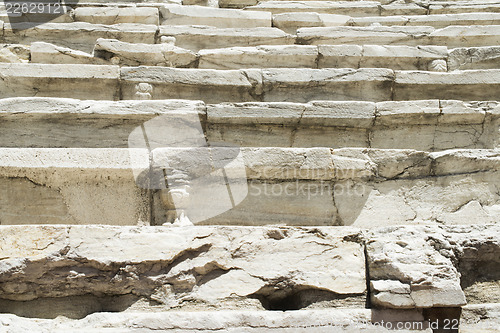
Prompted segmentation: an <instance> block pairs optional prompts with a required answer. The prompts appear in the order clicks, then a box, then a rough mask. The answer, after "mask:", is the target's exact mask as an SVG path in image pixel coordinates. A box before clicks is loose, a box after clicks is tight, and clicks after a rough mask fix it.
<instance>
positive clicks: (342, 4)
mask: <svg viewBox="0 0 500 333" xmlns="http://www.w3.org/2000/svg"><path fill="white" fill-rule="evenodd" d="M224 1H231V0H224ZM235 1H240V0H235ZM243 1H247V0H243ZM250 1H252V0H250ZM224 6H227V5H226V4H224ZM244 9H245V10H258V11H265V12H271V13H273V14H281V13H293V12H316V13H325V14H339V15H350V16H355V17H364V16H394V15H427V14H460V13H485V12H491V13H499V12H500V2H499V1H493V2H491V3H486V2H485V1H446V2H442V1H436V2H434V1H432V2H431V3H430V4H429V9H427V8H426V7H423V6H419V5H417V4H416V3H413V2H412V3H393V4H385V5H381V3H380V2H376V1H307V0H303V1H262V2H259V3H258V4H256V5H252V6H246V7H245V8H244Z"/></svg>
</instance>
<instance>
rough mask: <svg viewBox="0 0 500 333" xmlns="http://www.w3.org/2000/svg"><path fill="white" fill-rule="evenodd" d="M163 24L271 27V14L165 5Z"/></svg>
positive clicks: (161, 10)
mask: <svg viewBox="0 0 500 333" xmlns="http://www.w3.org/2000/svg"><path fill="white" fill-rule="evenodd" d="M160 12H161V14H162V21H161V24H164V25H206V26H212V27H217V28H257V27H271V25H272V18H271V13H266V12H252V11H249V10H246V11H241V10H235V9H220V8H209V7H204V6H178V5H163V6H161V7H160Z"/></svg>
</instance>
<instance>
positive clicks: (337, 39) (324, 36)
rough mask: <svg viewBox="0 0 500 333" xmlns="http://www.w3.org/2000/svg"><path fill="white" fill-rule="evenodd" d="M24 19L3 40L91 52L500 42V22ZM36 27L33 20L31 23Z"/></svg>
mask: <svg viewBox="0 0 500 333" xmlns="http://www.w3.org/2000/svg"><path fill="white" fill-rule="evenodd" d="M15 26H27V25H25V24H13V25H10V24H5V31H4V36H3V42H4V43H10V44H30V43H32V42H48V43H52V44H56V45H57V46H62V47H68V48H71V49H75V50H79V51H83V52H86V53H92V51H93V48H94V45H95V44H96V41H97V40H98V39H100V38H104V39H117V40H120V41H121V42H128V43H142V44H155V43H161V42H162V40H164V39H166V40H168V39H171V38H175V44H176V46H178V47H181V48H185V49H189V50H191V51H194V52H197V51H199V50H201V49H217V48H228V47H248V46H259V45H291V44H296V43H297V44H308V45H322V44H331V45H341V44H354V45H363V44H376V45H391V44H394V45H406V46H418V45H438V46H439V45H446V46H447V47H449V48H453V47H457V48H458V47H477V46H495V45H499V44H500V26H498V25H490V26H480V25H478V26H471V27H466V26H449V27H446V28H443V29H434V28H432V27H424V26H375V27H371V26H370V27H351V26H337V27H313V28H301V29H299V30H298V31H297V36H294V35H290V34H287V33H285V32H284V31H283V30H280V29H278V28H270V27H260V28H216V27H209V26H160V27H158V26H155V25H142V24H133V23H123V24H115V25H99V24H97V25H96V24H91V23H86V22H74V23H46V24H41V25H38V26H35V27H31V28H30V29H26V30H12V27H15ZM30 26H31V25H30Z"/></svg>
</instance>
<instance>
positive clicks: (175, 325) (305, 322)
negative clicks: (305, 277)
mask: <svg viewBox="0 0 500 333" xmlns="http://www.w3.org/2000/svg"><path fill="white" fill-rule="evenodd" d="M80 302H83V301H82V300H81V301H80ZM60 303H61V304H63V306H61V308H66V311H65V312H63V313H70V311H77V310H76V309H74V308H76V306H75V305H76V304H77V302H74V303H73V306H72V304H71V302H68V301H65V300H63V301H61V302H60ZM86 303H91V304H95V305H94V306H95V308H96V309H99V308H102V307H103V306H101V305H100V304H99V301H98V300H96V301H94V302H92V301H91V300H90V301H87V302H86ZM54 307H55V306H54V305H53V306H52V308H54ZM104 307H105V308H106V306H104ZM32 309H34V307H30V311H33V310H32ZM111 309H112V308H111ZM10 311H11V312H16V311H14V310H12V308H11V310H10ZM19 312H20V311H19ZM19 312H17V313H19ZM25 312H28V311H25ZM61 312H62V311H61ZM380 312H381V311H377V310H372V309H363V308H359V309H335V308H332V309H328V310H320V309H319V310H301V311H286V312H285V311H258V310H253V311H252V310H248V311H237V310H233V311H231V310H218V311H166V312H163V313H159V312H158V313H150V312H145V311H137V312H135V313H128V312H123V313H114V312H106V313H94V314H91V315H89V316H87V317H86V318H84V319H80V320H68V319H67V320H66V321H59V320H57V319H33V318H26V317H19V316H15V315H9V314H0V323H4V325H8V327H10V328H12V332H19V331H22V330H26V329H29V330H31V331H34V332H40V333H54V332H55V333H63V332H67V331H71V332H75V333H87V332H90V333H99V332H103V331H104V332H109V333H121V332H124V331H125V330H128V331H131V330H139V331H140V332H148V333H152V332H157V331H159V330H161V331H168V332H171V333H184V332H199V333H211V332H214V327H215V328H216V330H218V329H219V328H220V330H221V331H229V332H231V331H237V332H239V333H255V332H262V333H271V332H278V333H279V332H285V333H306V332H308V331H311V330H314V332H318V333H331V332H332V331H333V332H355V331H361V332H366V333H379V332H383V333H391V332H392V333H411V332H414V331H412V330H397V329H389V328H386V326H392V325H396V323H397V322H396V321H395V320H396V319H395V318H396V316H397V315H400V316H402V318H404V319H405V320H408V321H410V322H408V323H407V327H415V328H416V329H419V332H421V333H432V330H431V329H430V328H427V329H424V328H423V329H420V327H427V323H426V322H425V321H424V319H423V316H422V315H421V314H419V313H418V312H416V311H415V312H412V313H410V314H408V313H407V312H404V311H403V312H401V313H391V314H390V315H387V317H385V316H382V318H383V319H386V320H385V325H381V324H380V323H379V322H374V323H372V319H371V318H372V316H378V315H379V313H380ZM48 313H59V312H57V311H54V310H53V311H52V312H48ZM376 318H377V317H376ZM383 319H382V320H383ZM387 319H392V320H394V321H395V322H390V323H387ZM405 323H406V322H399V324H400V325H402V327H404V324H405ZM117 326H118V327H120V328H116V327H117ZM9 333H10V332H9Z"/></svg>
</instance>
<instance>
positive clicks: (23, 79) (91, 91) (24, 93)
mask: <svg viewBox="0 0 500 333" xmlns="http://www.w3.org/2000/svg"><path fill="white" fill-rule="evenodd" d="M119 71H120V69H119V67H118V66H98V65H95V66H94V65H51V64H43V65H42V64H2V63H0V78H1V79H2V81H3V82H4V84H3V85H2V86H0V97H1V98H6V97H34V96H39V97H67V98H82V99H86V98H89V97H90V96H92V98H94V99H107V100H115V99H118V98H119V96H118V91H119V89H118V87H119V78H120V72H119Z"/></svg>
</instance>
